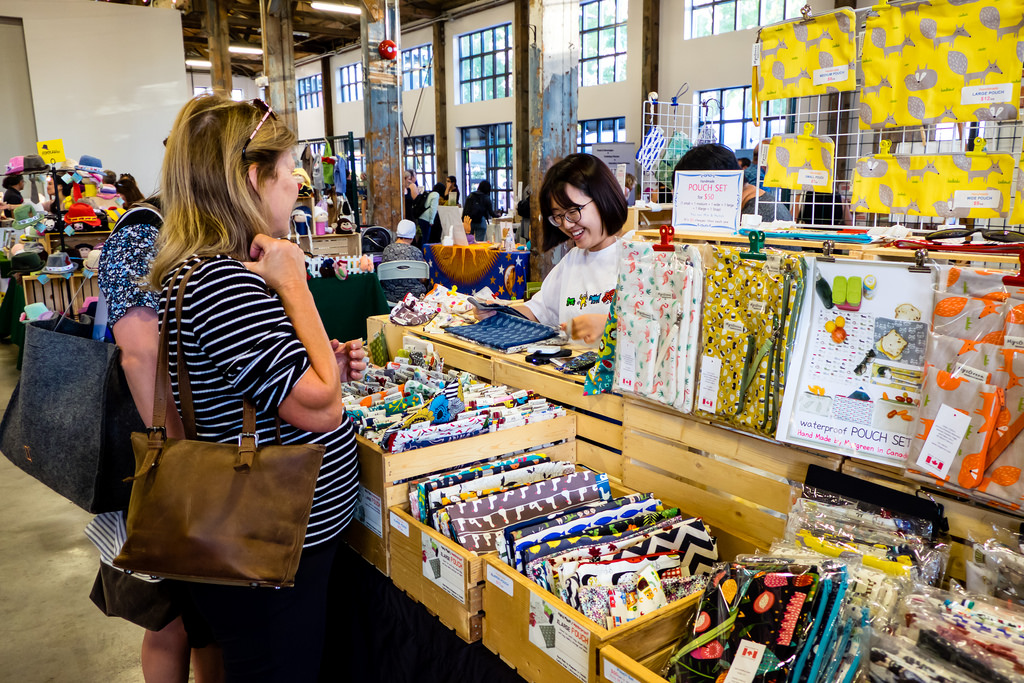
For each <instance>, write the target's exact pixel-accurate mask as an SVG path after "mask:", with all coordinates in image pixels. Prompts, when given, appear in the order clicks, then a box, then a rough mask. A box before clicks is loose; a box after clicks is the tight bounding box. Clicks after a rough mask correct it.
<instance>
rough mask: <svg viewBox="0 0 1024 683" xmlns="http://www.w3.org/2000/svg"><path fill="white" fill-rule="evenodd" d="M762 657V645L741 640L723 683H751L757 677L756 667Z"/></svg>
mask: <svg viewBox="0 0 1024 683" xmlns="http://www.w3.org/2000/svg"><path fill="white" fill-rule="evenodd" d="M762 657H764V645H762V644H761V643H755V642H754V641H752V640H746V639H744V640H741V641H740V644H739V645H738V646H737V647H736V656H735V657H734V658H733V660H732V666H730V667H729V675H728V676H726V677H725V683H751V681H753V680H754V677H755V676H757V667H759V666H760V665H761V658H762Z"/></svg>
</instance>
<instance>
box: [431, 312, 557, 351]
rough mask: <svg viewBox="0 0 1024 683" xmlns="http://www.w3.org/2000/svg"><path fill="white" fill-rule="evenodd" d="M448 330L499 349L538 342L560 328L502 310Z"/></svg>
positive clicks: (554, 333)
mask: <svg viewBox="0 0 1024 683" xmlns="http://www.w3.org/2000/svg"><path fill="white" fill-rule="evenodd" d="M448 332H449V333H451V334H454V335H455V336H456V337H461V338H463V339H467V340H469V341H471V342H475V343H477V344H480V345H481V346H487V347H490V348H493V349H498V350H499V351H508V350H509V349H512V348H515V347H518V346H524V345H527V344H536V343H537V342H541V341H544V340H545V339H551V338H552V337H557V336H558V330H557V329H555V328H553V327H548V326H547V325H542V324H540V323H538V322H534V321H533V320H527V319H526V318H518V317H515V316H511V315H509V314H508V313H500V312H499V313H495V314H494V315H492V316H491V317H489V318H486V319H485V320H481V321H480V322H478V323H476V324H475V325H462V326H459V327H449V328H448Z"/></svg>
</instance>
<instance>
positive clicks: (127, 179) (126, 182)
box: [114, 173, 144, 209]
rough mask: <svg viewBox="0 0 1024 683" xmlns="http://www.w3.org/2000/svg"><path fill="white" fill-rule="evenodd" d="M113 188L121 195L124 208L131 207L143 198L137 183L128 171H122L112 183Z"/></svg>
mask: <svg viewBox="0 0 1024 683" xmlns="http://www.w3.org/2000/svg"><path fill="white" fill-rule="evenodd" d="M114 188H115V189H116V190H117V193H118V194H119V195H121V198H122V199H124V208H125V209H130V208H132V207H133V206H135V205H136V204H138V203H139V202H141V201H142V200H143V199H144V197H143V196H142V191H141V190H140V189H139V185H138V183H136V182H135V177H134V176H132V174H130V173H122V174H121V177H120V178H118V179H117V182H116V183H114Z"/></svg>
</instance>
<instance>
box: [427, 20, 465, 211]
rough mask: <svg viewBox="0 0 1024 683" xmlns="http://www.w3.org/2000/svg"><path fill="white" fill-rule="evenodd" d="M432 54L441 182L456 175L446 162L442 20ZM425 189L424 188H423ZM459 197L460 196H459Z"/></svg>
mask: <svg viewBox="0 0 1024 683" xmlns="http://www.w3.org/2000/svg"><path fill="white" fill-rule="evenodd" d="M432 52H433V55H434V63H433V78H434V153H435V154H437V181H436V182H439V183H443V182H444V181H445V180H446V179H447V177H448V176H449V175H453V176H455V177H458V176H459V174H458V173H454V172H453V171H452V169H451V168H450V166H449V162H448V83H447V80H448V76H447V69H446V68H445V66H446V64H447V59H446V52H445V42H444V22H442V21H439V22H437V23H436V24H434V35H433V47H432ZM424 189H426V188H424ZM460 199H461V197H460Z"/></svg>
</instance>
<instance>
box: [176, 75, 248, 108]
mask: <svg viewBox="0 0 1024 683" xmlns="http://www.w3.org/2000/svg"><path fill="white" fill-rule="evenodd" d="M185 77H186V78H187V79H188V92H189V95H191V94H192V93H193V92H195V88H211V87H213V78H212V77H211V76H210V72H209V71H208V70H194V69H188V71H187V72H186V74H185ZM231 89H232V90H241V91H242V101H243V102H244V101H247V100H251V99H254V98H256V97H259V96H260V89H259V88H257V87H256V81H254V80H253V79H251V78H248V77H247V76H232V77H231Z"/></svg>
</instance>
